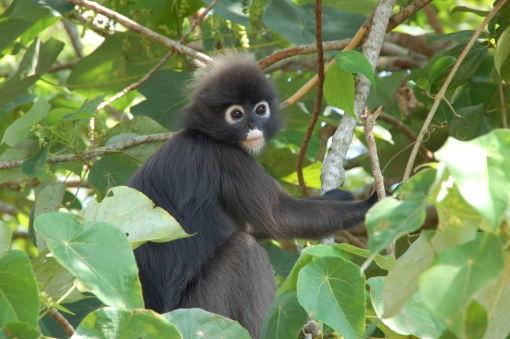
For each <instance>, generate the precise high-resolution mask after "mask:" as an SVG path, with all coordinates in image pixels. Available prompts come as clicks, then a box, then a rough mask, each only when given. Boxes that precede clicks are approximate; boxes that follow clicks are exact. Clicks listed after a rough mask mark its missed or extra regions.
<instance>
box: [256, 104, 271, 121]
mask: <svg viewBox="0 0 510 339" xmlns="http://www.w3.org/2000/svg"><path fill="white" fill-rule="evenodd" d="M259 107H264V108H265V112H264V113H261V114H259V113H257V109H258V108H259ZM254 111H255V114H256V115H257V116H258V117H261V118H269V116H270V115H271V110H270V109H269V104H268V103H267V101H261V102H259V103H258V104H256V105H255V110H254Z"/></svg>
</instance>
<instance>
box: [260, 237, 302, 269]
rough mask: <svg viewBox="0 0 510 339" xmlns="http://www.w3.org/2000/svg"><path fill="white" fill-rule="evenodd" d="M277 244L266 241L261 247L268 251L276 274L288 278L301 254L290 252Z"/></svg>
mask: <svg viewBox="0 0 510 339" xmlns="http://www.w3.org/2000/svg"><path fill="white" fill-rule="evenodd" d="M275 243H276V241H264V242H262V243H261V244H260V245H261V246H262V247H264V249H265V250H266V252H267V256H268V257H269V262H271V266H272V267H273V270H274V271H275V273H276V274H278V275H279V276H280V277H282V278H286V277H287V276H288V275H289V274H290V272H291V271H292V268H293V267H294V264H295V263H296V261H297V260H298V258H299V254H296V253H291V252H288V251H286V250H284V249H283V248H281V247H280V246H278V245H277V244H275Z"/></svg>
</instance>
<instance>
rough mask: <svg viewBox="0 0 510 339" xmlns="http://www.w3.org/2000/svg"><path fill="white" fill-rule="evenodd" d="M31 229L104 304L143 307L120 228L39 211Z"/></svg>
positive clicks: (133, 262) (136, 270)
mask: <svg viewBox="0 0 510 339" xmlns="http://www.w3.org/2000/svg"><path fill="white" fill-rule="evenodd" d="M35 230H36V232H38V233H40V234H41V235H42V236H43V237H44V239H45V240H46V243H47V245H48V248H49V249H50V250H51V252H52V253H53V255H54V256H55V258H56V259H57V260H58V262H59V263H60V264H61V265H62V266H64V267H65V268H66V269H67V270H68V271H69V272H71V274H72V275H74V276H75V277H76V278H78V279H79V280H80V281H81V282H83V283H84V284H85V285H86V286H87V287H89V288H90V289H91V291H92V292H93V293H94V294H95V295H96V296H97V297H98V298H99V299H100V300H101V301H102V302H104V303H105V304H106V305H109V306H115V307H120V308H140V307H143V300H142V292H141V287H140V282H139V281H138V269H137V267H136V262H135V257H134V255H133V251H132V250H131V247H130V246H129V242H128V241H127V238H126V235H125V234H124V232H123V231H122V230H120V229H119V228H117V227H115V226H113V225H110V224H107V223H102V222H94V223H90V222H83V220H82V219H81V218H80V217H79V216H77V215H74V214H67V213H61V212H53V213H45V214H42V215H41V216H40V217H38V218H37V219H36V220H35ZM105 258H109V259H108V260H105Z"/></svg>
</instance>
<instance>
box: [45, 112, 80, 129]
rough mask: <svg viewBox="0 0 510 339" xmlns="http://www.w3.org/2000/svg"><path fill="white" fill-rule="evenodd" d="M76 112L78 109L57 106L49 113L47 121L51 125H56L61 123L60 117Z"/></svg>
mask: <svg viewBox="0 0 510 339" xmlns="http://www.w3.org/2000/svg"><path fill="white" fill-rule="evenodd" d="M74 112H76V109H74V108H56V109H52V110H51V111H50V112H49V113H48V116H47V117H46V121H47V122H48V123H49V124H50V125H53V126H55V125H57V124H58V123H59V120H60V118H62V117H63V116H65V115H68V114H72V113H74Z"/></svg>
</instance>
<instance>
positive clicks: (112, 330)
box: [72, 307, 182, 339]
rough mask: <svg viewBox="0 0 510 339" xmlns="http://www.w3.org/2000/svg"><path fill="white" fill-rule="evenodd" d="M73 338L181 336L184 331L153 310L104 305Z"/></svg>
mask: <svg viewBox="0 0 510 339" xmlns="http://www.w3.org/2000/svg"><path fill="white" fill-rule="evenodd" d="M72 338H75V339H78V338H97V339H140V338H151V339H181V338H182V336H181V333H180V332H179V330H178V329H177V328H176V327H175V325H173V324H171V323H170V322H168V321H167V320H165V319H164V318H163V317H162V316H161V315H159V314H157V313H155V312H153V311H151V310H121V309H116V308H113V307H106V308H100V309H98V310H95V311H94V312H92V313H90V314H89V315H88V316H87V317H86V318H85V319H83V321H82V322H81V324H80V326H78V328H77V329H76V334H74V335H73V336H72Z"/></svg>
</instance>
